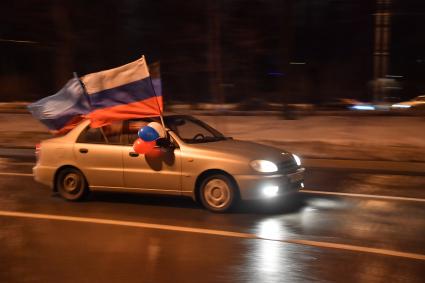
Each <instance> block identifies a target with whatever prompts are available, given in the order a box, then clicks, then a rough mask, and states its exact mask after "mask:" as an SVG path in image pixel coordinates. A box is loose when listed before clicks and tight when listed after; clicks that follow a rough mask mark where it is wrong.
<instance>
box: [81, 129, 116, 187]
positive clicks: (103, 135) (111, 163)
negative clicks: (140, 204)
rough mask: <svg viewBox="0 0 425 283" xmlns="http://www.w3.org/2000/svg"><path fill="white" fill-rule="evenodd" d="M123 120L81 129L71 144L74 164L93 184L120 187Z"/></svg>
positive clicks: (93, 185)
mask: <svg viewBox="0 0 425 283" xmlns="http://www.w3.org/2000/svg"><path fill="white" fill-rule="evenodd" d="M121 129H122V122H117V123H114V124H112V125H108V126H104V127H102V128H90V126H87V128H86V129H85V130H83V131H82V132H81V134H80V136H79V137H78V139H77V142H76V143H75V145H74V154H75V158H76V161H77V166H78V168H80V169H81V170H82V172H83V173H84V175H85V176H86V178H87V181H88V183H89V185H90V187H92V188H96V187H98V188H102V187H108V188H114V187H123V186H124V180H123V162H122V155H123V149H124V146H123V145H122V143H121V132H122V131H121Z"/></svg>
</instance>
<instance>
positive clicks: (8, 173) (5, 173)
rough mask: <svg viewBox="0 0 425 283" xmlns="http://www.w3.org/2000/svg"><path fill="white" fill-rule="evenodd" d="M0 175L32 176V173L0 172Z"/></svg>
mask: <svg viewBox="0 0 425 283" xmlns="http://www.w3.org/2000/svg"><path fill="white" fill-rule="evenodd" d="M0 175H1V176H23V177H33V176H34V175H33V174H29V173H13V172H0Z"/></svg>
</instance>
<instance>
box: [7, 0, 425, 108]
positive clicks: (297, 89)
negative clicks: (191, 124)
mask: <svg viewBox="0 0 425 283" xmlns="http://www.w3.org/2000/svg"><path fill="white" fill-rule="evenodd" d="M0 13H1V17H0V21H1V24H0V54H1V62H0V95H1V96H0V101H3V102H7V101H33V100H37V99H39V98H42V97H45V96H47V95H51V94H53V93H54V92H56V91H57V90H59V89H60V88H61V87H62V86H63V85H64V84H65V83H66V81H67V80H68V79H69V78H71V77H72V73H73V72H77V73H78V75H79V76H82V75H84V74H87V73H92V72H96V71H100V70H104V69H108V68H113V67H116V66H119V65H122V64H126V63H128V62H130V61H132V60H135V59H137V58H139V57H140V55H142V54H144V55H145V56H146V57H147V60H148V62H149V63H150V64H155V66H156V67H157V68H156V69H157V70H159V69H160V75H161V80H162V89H163V95H164V98H165V104H166V105H172V104H175V103H200V102H211V103H220V104H223V103H237V104H239V106H240V107H241V108H242V109H246V110H249V109H250V108H257V109H259V108H261V106H262V104H267V105H270V104H271V105H273V103H275V105H278V106H279V105H285V104H288V103H291V104H316V105H328V106H338V104H340V103H348V102H347V101H341V99H340V98H350V99H353V100H355V101H367V102H372V101H373V102H375V103H380V102H386V101H387V102H389V103H393V102H397V101H403V100H409V99H411V98H413V97H416V96H418V95H421V94H424V93H425V80H424V71H425V37H424V36H423V30H424V28H425V17H424V14H425V1H423V0H297V1H295V0H251V1H243V0H226V1H224V0H221V1H215V0H203V1H199V0H186V1H171V0H158V1H144V0H121V1H112V0H102V1H99V0H93V1H81V0H78V1H70V0H68V1H67V0H62V1H51V0H26V1H1V3H0Z"/></svg>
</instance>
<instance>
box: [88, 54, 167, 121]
mask: <svg viewBox="0 0 425 283" xmlns="http://www.w3.org/2000/svg"><path fill="white" fill-rule="evenodd" d="M81 81H82V82H83V84H84V86H85V89H86V91H87V93H88V97H89V101H90V105H91V112H90V113H89V114H87V115H86V117H87V118H89V119H90V120H91V126H92V127H101V126H103V125H106V124H109V123H111V122H112V121H120V120H127V119H132V118H142V117H154V116H159V115H161V113H162V109H163V106H162V95H161V93H156V92H155V89H154V87H153V84H152V81H151V78H150V76H149V70H148V66H147V64H146V61H145V57H144V56H142V58H140V59H139V60H137V61H134V62H131V63H129V64H127V65H124V66H121V67H118V68H114V69H110V70H106V71H102V72H98V73H92V74H88V75H86V76H84V77H82V78H81Z"/></svg>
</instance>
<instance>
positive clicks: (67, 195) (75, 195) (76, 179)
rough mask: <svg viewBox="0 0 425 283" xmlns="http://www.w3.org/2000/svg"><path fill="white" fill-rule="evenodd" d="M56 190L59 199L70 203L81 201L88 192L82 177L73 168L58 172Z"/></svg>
mask: <svg viewBox="0 0 425 283" xmlns="http://www.w3.org/2000/svg"><path fill="white" fill-rule="evenodd" d="M56 188H57V190H58V192H59V194H60V195H61V197H63V198H64V199H66V200H70V201H77V200H80V199H82V198H83V197H84V196H85V195H86V194H87V191H88V189H87V182H86V179H85V178H84V175H83V174H82V173H81V171H79V170H77V169H75V168H66V169H63V170H62V171H60V172H59V174H58V177H57V179H56Z"/></svg>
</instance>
